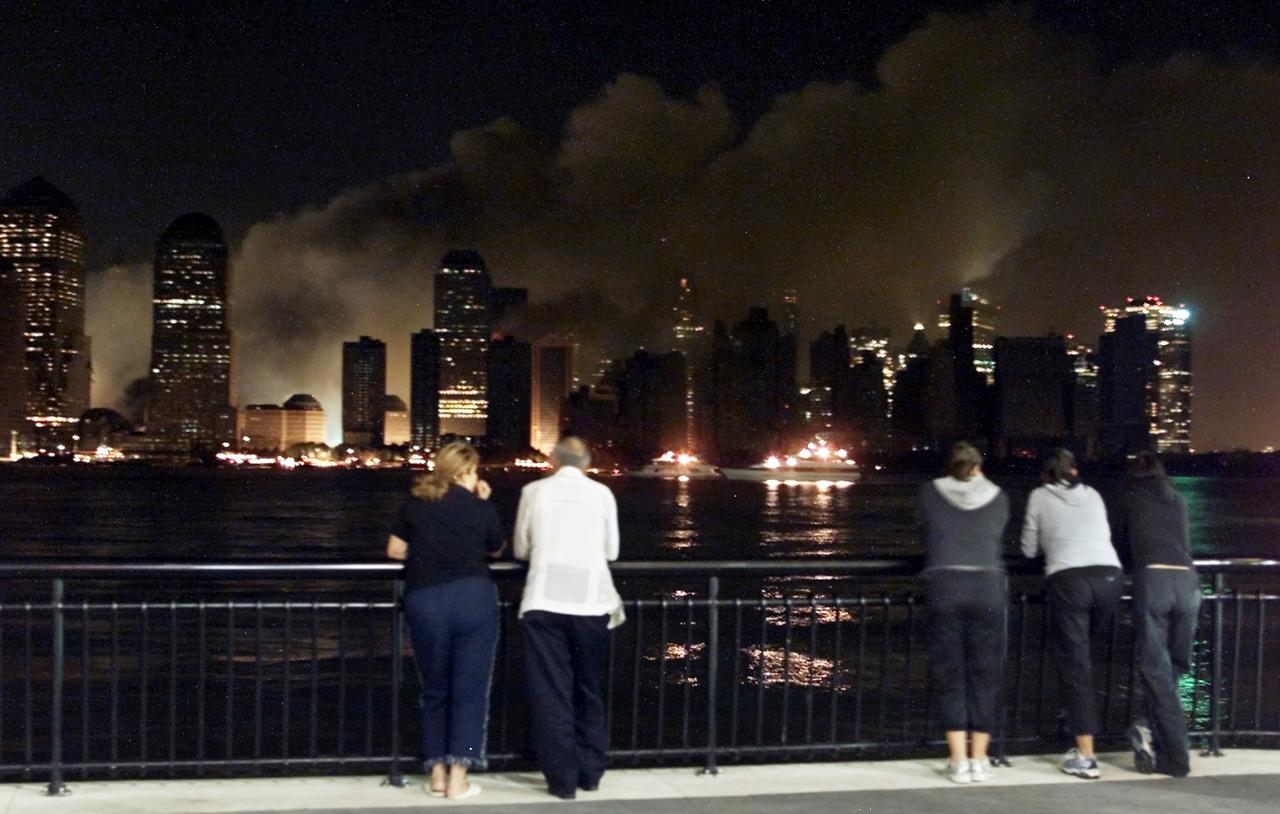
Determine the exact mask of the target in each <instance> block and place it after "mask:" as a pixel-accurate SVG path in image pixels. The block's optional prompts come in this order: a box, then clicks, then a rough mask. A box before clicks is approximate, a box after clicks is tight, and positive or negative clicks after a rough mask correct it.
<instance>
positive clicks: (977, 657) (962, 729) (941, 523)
mask: <svg viewBox="0 0 1280 814" xmlns="http://www.w3.org/2000/svg"><path fill="white" fill-rule="evenodd" d="M916 506H917V520H918V522H919V526H920V536H921V539H922V540H923V541H924V547H925V568H924V577H925V579H926V580H927V581H928V587H927V591H926V595H927V608H928V620H929V671H930V677H931V681H932V685H933V687H934V692H936V693H937V697H938V718H939V720H940V722H941V724H942V728H943V731H944V732H945V733H946V737H947V748H948V750H949V751H950V761H949V762H948V763H947V768H946V775H947V777H948V778H949V779H951V780H952V781H954V782H956V783H976V782H981V781H983V780H986V779H988V778H989V777H990V776H991V761H990V759H989V758H988V756H987V749H988V747H989V746H990V743H991V733H992V732H993V731H994V730H995V728H996V726H997V724H998V722H999V717H1000V714H999V713H1000V706H999V698H1000V692H1001V689H1002V687H1003V685H1004V681H1003V678H1004V657H1005V639H1006V635H1007V633H1006V627H1005V611H1006V608H1007V606H1008V601H1009V600H1008V584H1007V579H1006V577H1005V572H1004V557H1003V544H1004V530H1005V526H1007V525H1008V523H1009V498H1008V496H1007V495H1005V493H1004V492H1003V491H1002V490H1001V489H1000V487H999V486H996V485H995V484H994V483H992V482H991V481H989V480H987V479H986V477H985V476H984V475H983V474H982V455H981V453H979V452H978V450H977V449H975V448H974V447H973V446H972V445H971V444H966V443H963V442H962V443H959V444H956V445H955V447H953V448H952V450H951V454H950V456H949V458H948V461H947V476H946V477H942V478H938V479H936V480H933V481H930V482H929V483H926V484H925V485H924V486H923V487H921V489H920V495H919V498H918V499H917V504H916ZM970 739H972V753H971V754H970V753H969V752H967V750H966V746H967V745H968V744H967V743H966V742H967V741H969V740H970Z"/></svg>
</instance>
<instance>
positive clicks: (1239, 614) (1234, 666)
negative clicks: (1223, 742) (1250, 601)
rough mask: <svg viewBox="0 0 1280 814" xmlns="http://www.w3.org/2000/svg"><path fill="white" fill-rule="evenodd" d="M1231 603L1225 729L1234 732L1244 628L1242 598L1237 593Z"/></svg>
mask: <svg viewBox="0 0 1280 814" xmlns="http://www.w3.org/2000/svg"><path fill="white" fill-rule="evenodd" d="M1232 601H1233V604H1234V605H1235V608H1236V621H1235V630H1234V631H1233V641H1232V646H1231V692H1230V694H1229V695H1228V698H1229V700H1230V704H1231V706H1230V711H1229V712H1228V716H1229V717H1228V719H1227V728H1228V729H1229V730H1231V731H1232V732H1234V731H1235V729H1236V706H1237V704H1238V699H1237V698H1236V690H1237V689H1239V686H1240V647H1241V644H1242V641H1241V636H1242V628H1243V626H1244V597H1243V596H1242V595H1241V594H1240V593H1239V592H1237V593H1236V594H1235V596H1233V597H1232Z"/></svg>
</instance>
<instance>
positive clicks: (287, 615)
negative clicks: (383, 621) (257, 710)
mask: <svg viewBox="0 0 1280 814" xmlns="http://www.w3.org/2000/svg"><path fill="white" fill-rule="evenodd" d="M283 639H284V647H283V648H282V649H283V652H282V653H281V654H280V655H281V658H282V659H283V661H284V686H283V687H282V688H281V696H282V698H281V702H280V757H281V759H283V760H286V761H287V760H288V759H289V734H290V733H289V707H290V706H291V703H292V700H293V698H292V696H293V693H292V690H293V603H292V602H290V601H288V600H287V599H286V600H285V603H284V633H283ZM390 725H391V726H392V727H396V726H398V725H399V721H397V720H396V717H395V716H394V715H393V716H391V721H390ZM284 765H285V766H288V765H289V764H288V763H285V764H284Z"/></svg>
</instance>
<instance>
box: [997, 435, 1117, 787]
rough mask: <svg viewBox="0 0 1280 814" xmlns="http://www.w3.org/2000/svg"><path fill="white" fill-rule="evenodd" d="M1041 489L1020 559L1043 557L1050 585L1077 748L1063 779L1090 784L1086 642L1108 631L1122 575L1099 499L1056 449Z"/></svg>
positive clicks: (1054, 639)
mask: <svg viewBox="0 0 1280 814" xmlns="http://www.w3.org/2000/svg"><path fill="white" fill-rule="evenodd" d="M1040 479H1041V481H1042V482H1043V484H1044V485H1043V486H1041V487H1040V488H1038V489H1036V490H1035V491H1033V492H1032V493H1031V497H1030V498H1028V499H1027V513H1026V517H1025V519H1024V521H1023V525H1022V553H1023V554H1026V555H1027V556H1028V557H1036V556H1038V555H1039V554H1040V552H1041V551H1043V552H1044V573H1045V576H1047V577H1048V595H1049V624H1050V641H1051V645H1050V646H1051V648H1052V650H1053V656H1054V661H1055V663H1056V664H1057V666H1058V679H1059V681H1060V682H1061V685H1062V690H1063V699H1062V700H1063V704H1064V706H1065V707H1066V713H1067V727H1068V728H1069V730H1070V732H1071V733H1072V734H1073V735H1075V738H1076V747H1075V748H1074V749H1072V750H1071V751H1069V752H1067V754H1066V756H1065V757H1064V758H1063V761H1062V771H1064V772H1066V773H1067V774H1070V775H1075V776H1076V777H1083V778H1086V779H1089V780H1093V779H1096V778H1097V777H1098V776H1099V772H1098V761H1097V759H1096V758H1095V757H1094V751H1093V733H1094V732H1096V731H1097V730H1098V714H1097V711H1096V709H1095V706H1096V705H1095V703H1094V691H1093V658H1092V656H1091V655H1090V640H1091V638H1092V637H1093V636H1095V635H1097V634H1098V633H1100V632H1101V631H1103V630H1106V629H1107V628H1108V627H1109V626H1110V624H1111V620H1112V619H1113V618H1114V617H1115V612H1116V609H1117V607H1119V605H1120V599H1121V598H1122V597H1123V595H1124V573H1123V571H1121V569H1120V558H1119V557H1117V556H1116V550H1115V548H1114V547H1113V546H1112V545H1111V527H1110V525H1108V523H1107V508H1106V506H1105V505H1104V504H1103V502H1102V496H1101V495H1099V494H1098V493H1097V491H1095V490H1094V489H1091V488H1090V487H1088V486H1086V485H1084V484H1083V483H1081V482H1080V471H1079V470H1078V469H1077V468H1076V459H1075V456H1074V455H1072V454H1071V453H1070V452H1069V451H1068V450H1065V449H1055V450H1054V451H1053V452H1051V453H1049V456H1048V457H1047V458H1046V459H1045V461H1044V467H1043V469H1042V471H1041V473H1040Z"/></svg>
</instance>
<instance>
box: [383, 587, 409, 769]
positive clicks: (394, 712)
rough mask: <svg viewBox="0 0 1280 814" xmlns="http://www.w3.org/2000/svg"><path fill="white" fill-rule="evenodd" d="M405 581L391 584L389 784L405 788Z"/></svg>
mask: <svg viewBox="0 0 1280 814" xmlns="http://www.w3.org/2000/svg"><path fill="white" fill-rule="evenodd" d="M402 599H404V580H403V579H401V578H400V577H396V579H395V580H393V581H392V583H391V600H392V604H393V605H394V606H395V607H393V608H392V609H391V773H390V774H389V775H387V783H388V784H389V785H392V786H396V787H399V788H403V787H404V786H405V785H407V783H406V781H405V779H404V773H403V772H401V771H400V690H401V688H402V687H403V685H404V658H403V653H404V608H403V607H401V604H400V603H401V600H402Z"/></svg>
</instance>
